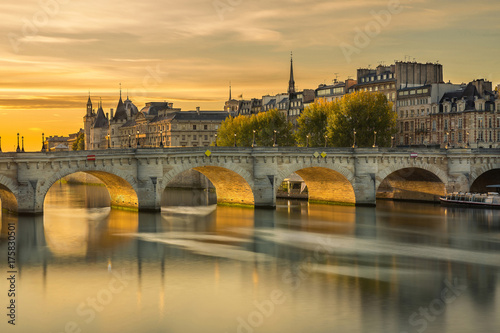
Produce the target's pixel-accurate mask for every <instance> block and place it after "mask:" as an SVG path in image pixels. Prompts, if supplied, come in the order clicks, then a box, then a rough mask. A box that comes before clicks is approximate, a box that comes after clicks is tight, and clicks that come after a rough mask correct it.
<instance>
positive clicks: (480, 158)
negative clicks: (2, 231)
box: [0, 147, 500, 214]
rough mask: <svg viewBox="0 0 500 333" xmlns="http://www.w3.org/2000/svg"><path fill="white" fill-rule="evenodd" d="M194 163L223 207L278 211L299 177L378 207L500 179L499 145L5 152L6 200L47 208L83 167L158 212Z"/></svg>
mask: <svg viewBox="0 0 500 333" xmlns="http://www.w3.org/2000/svg"><path fill="white" fill-rule="evenodd" d="M191 169H194V170H196V171H198V172H200V173H202V174H204V175H205V176H206V177H207V178H208V179H209V180H210V181H211V182H212V183H213V184H214V186H215V188H216V192H217V200H218V203H220V204H234V205H250V206H256V207H275V206H276V192H277V190H278V187H279V185H280V184H281V182H282V181H283V180H284V179H285V178H287V177H289V176H290V175H291V174H292V173H297V174H298V175H300V176H301V177H302V178H303V179H304V181H305V182H306V184H307V186H308V192H309V200H310V201H317V202H326V203H343V204H356V205H374V204H375V203H376V199H377V198H390V199H410V200H431V201H432V200H436V198H437V197H438V196H440V195H443V194H445V193H446V192H453V191H464V192H466V191H469V190H471V189H473V190H475V191H480V190H485V188H486V185H488V184H492V183H497V184H500V171H499V170H498V169H500V151H498V150H494V149H475V150H471V149H450V150H445V149H434V150H432V149H413V150H408V149H407V150H400V149H392V148H363V149H361V148H359V149H352V148H340V149H339V148H285V147H275V148H271V147H257V148H240V147H209V148H207V147H195V148H164V149H161V148H143V149H141V148H139V149H108V150H99V151H72V152H54V153H0V199H1V203H2V208H3V209H6V210H9V211H14V212H18V213H28V214H37V213H42V212H43V206H44V200H45V196H46V194H47V192H48V190H49V189H50V187H51V186H52V185H53V184H54V183H55V182H56V181H58V180H59V179H61V178H62V177H64V176H67V175H70V174H72V173H75V172H86V173H89V174H91V175H93V176H95V177H97V178H99V179H100V180H101V181H102V182H103V183H104V184H105V185H106V187H107V189H108V191H109V194H110V198H111V205H112V206H114V207H126V208H133V209H139V210H152V211H154V210H160V202H161V197H162V194H163V191H164V190H165V188H166V187H167V186H168V184H169V182H170V181H171V180H173V179H174V178H175V177H176V176H177V175H179V174H180V173H182V172H184V171H187V170H191Z"/></svg>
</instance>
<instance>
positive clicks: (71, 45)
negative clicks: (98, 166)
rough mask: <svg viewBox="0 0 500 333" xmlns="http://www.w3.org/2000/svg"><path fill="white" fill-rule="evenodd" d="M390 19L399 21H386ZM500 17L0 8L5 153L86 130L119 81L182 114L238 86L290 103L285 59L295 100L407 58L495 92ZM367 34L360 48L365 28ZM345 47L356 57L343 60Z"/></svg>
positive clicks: (218, 6)
mask: <svg viewBox="0 0 500 333" xmlns="http://www.w3.org/2000/svg"><path fill="white" fill-rule="evenodd" d="M391 6H392V7H391ZM389 9H393V11H392V13H390V12H389ZM381 11H384V13H390V15H382V16H380V17H379V18H378V19H379V20H382V21H377V18H376V17H375V16H376V13H380V12H381ZM377 15H378V14H377ZM499 15H500V2H498V1H485V0H477V1H473V2H472V1H461V0H453V1H451V0H439V1H435V0H434V1H431V0H412V1H410V0H401V1H397V0H390V1H387V0H384V1H379V0H351V1H346V0H342V1H338V0H329V1H326V0H313V1H301V0H289V1H284V0H276V1H275V0H271V1H261V0H252V1H249V0H215V1H212V0H203V1H202V0H185V1H182V2H181V1H171V0H165V1H160V0H142V1H130V0H120V1H118V0H106V1H102V0H100V1H97V0H86V1H81V0H23V1H13V2H12V1H11V2H5V3H3V4H2V11H1V12H0V17H1V19H0V35H2V36H3V37H4V38H1V39H0V43H1V48H0V66H1V73H2V75H1V77H0V136H1V137H2V150H3V151H12V150H15V148H16V133H17V132H19V133H21V135H23V136H24V137H25V148H26V150H39V149H40V148H41V134H42V132H44V133H45V135H67V134H68V133H74V132H76V131H78V129H79V128H81V127H83V120H82V117H83V116H84V114H85V106H86V102H87V98H88V93H89V90H90V93H91V96H92V98H93V102H94V105H97V102H98V100H99V98H102V101H103V106H104V109H105V112H109V109H110V108H116V104H117V102H118V97H119V84H120V83H121V84H122V87H123V94H124V95H126V94H127V90H128V94H129V97H130V99H131V100H132V101H133V102H134V104H136V105H137V106H138V107H139V108H142V106H143V105H144V103H145V102H147V101H163V100H166V101H170V102H173V103H174V106H175V107H181V108H182V109H183V110H192V109H194V108H195V107H196V106H200V107H201V108H202V109H205V110H222V108H223V105H224V101H225V100H226V99H227V97H228V84H229V81H231V82H232V87H233V97H237V96H238V95H240V94H242V95H243V97H244V98H252V97H261V96H262V95H265V94H273V93H274V94H276V93H280V92H285V91H286V89H287V85H288V71H289V57H290V51H293V57H294V70H295V81H296V86H297V88H298V89H304V88H311V89H314V88H316V87H317V86H318V85H319V84H321V83H331V82H332V79H334V78H335V77H336V76H338V78H339V80H344V79H347V77H348V76H352V77H355V76H356V69H357V68H359V67H368V66H369V65H370V66H371V67H372V68H374V67H376V66H377V65H378V64H379V63H381V62H384V63H385V64H391V63H393V62H394V60H405V59H411V60H413V59H415V60H416V61H418V62H436V61H439V62H440V63H441V64H443V66H444V78H445V80H446V81H448V80H451V81H452V82H454V83H461V82H468V81H471V80H473V79H478V78H485V79H487V80H490V81H492V82H493V84H494V85H495V86H496V85H497V84H499V83H500V69H499V63H498V62H499V59H500V57H499V55H500V53H499V51H500V20H499V19H498V17H499ZM370 28H371V29H372V30H369V31H371V34H372V36H370V37H369V38H368V40H364V41H363V43H362V44H360V43H359V42H360V40H359V36H358V37H357V35H358V34H359V31H363V30H365V29H370ZM356 42H358V43H357V44H356ZM346 45H351V46H352V47H356V52H353V53H351V54H350V55H349V56H347V57H346V55H345V54H344V53H345V52H343V50H342V46H343V47H344V48H345V47H346ZM356 45H357V46H356ZM358 46H359V47H358ZM351 50H352V49H351ZM408 56H410V57H409V58H408ZM336 73H337V74H336Z"/></svg>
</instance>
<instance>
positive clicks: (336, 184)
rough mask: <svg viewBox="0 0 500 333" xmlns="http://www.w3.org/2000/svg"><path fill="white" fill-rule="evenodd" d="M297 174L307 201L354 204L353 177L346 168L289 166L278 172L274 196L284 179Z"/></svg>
mask: <svg viewBox="0 0 500 333" xmlns="http://www.w3.org/2000/svg"><path fill="white" fill-rule="evenodd" d="M292 173H296V174H298V175H299V176H300V177H301V178H302V179H303V180H304V182H305V183H306V185H307V189H308V193H309V201H313V202H325V203H343V204H355V203H356V192H355V190H354V187H353V183H354V175H353V174H352V172H351V171H349V170H348V169H346V168H343V167H340V166H337V167H335V168H330V167H324V166H309V165H301V164H299V165H291V166H289V167H288V168H281V169H280V170H279V171H278V179H277V185H278V186H276V187H275V195H276V192H277V190H278V187H279V184H281V183H282V182H283V181H284V180H285V178H287V177H289V176H290V175H291V174H292Z"/></svg>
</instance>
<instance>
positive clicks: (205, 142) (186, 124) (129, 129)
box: [84, 94, 233, 150]
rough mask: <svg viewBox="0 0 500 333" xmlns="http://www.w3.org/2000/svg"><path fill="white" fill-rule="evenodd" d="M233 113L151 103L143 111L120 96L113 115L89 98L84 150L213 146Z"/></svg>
mask: <svg viewBox="0 0 500 333" xmlns="http://www.w3.org/2000/svg"><path fill="white" fill-rule="evenodd" d="M232 114H233V113H231V112H226V111H201V110H200V109H199V108H197V110H196V111H181V109H179V108H174V107H173V104H172V103H167V102H150V103H147V104H146V106H145V107H144V108H142V109H141V110H140V111H139V110H138V108H137V107H136V106H135V105H134V104H133V103H132V101H130V100H129V99H128V97H127V99H126V100H125V102H123V101H122V98H121V94H120V99H119V101H118V105H117V107H116V112H115V113H114V114H113V109H111V110H110V115H109V114H107V113H106V114H104V111H103V109H102V103H99V108H98V110H97V112H95V111H94V110H93V109H92V101H91V99H90V97H89V100H88V102H87V113H86V115H85V116H84V133H85V149H86V150H96V149H114V148H132V147H133V148H137V147H143V148H153V147H200V146H210V145H211V144H212V143H213V142H214V141H215V134H216V133H217V130H218V129H219V127H220V125H221V123H222V122H223V121H224V120H225V119H226V118H227V117H228V116H229V115H232Z"/></svg>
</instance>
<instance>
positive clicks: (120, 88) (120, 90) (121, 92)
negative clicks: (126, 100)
mask: <svg viewBox="0 0 500 333" xmlns="http://www.w3.org/2000/svg"><path fill="white" fill-rule="evenodd" d="M121 100H122V84H121V83H120V101H121Z"/></svg>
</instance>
